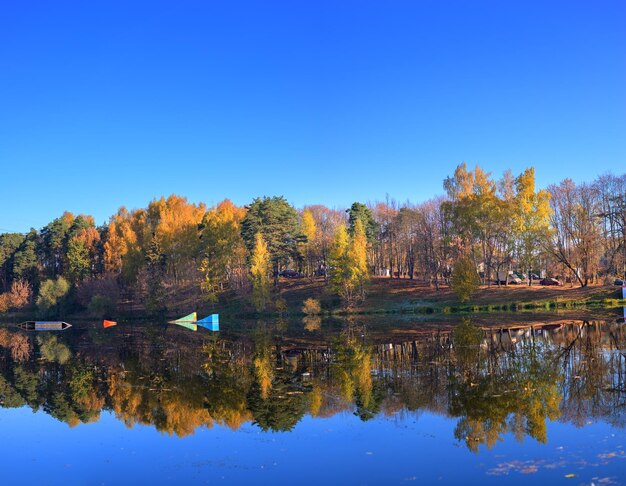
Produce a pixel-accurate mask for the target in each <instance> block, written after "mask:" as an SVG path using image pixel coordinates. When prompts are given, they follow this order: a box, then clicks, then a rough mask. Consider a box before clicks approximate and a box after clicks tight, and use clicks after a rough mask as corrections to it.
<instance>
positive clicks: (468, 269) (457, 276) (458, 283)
mask: <svg viewBox="0 0 626 486" xmlns="http://www.w3.org/2000/svg"><path fill="white" fill-rule="evenodd" d="M451 283H452V290H453V292H454V293H455V294H456V295H457V297H458V298H459V300H460V301H461V302H467V301H468V300H470V299H471V298H472V295H473V294H474V293H475V292H476V291H477V290H478V288H479V286H480V278H479V277H478V272H477V271H476V265H475V264H474V261H473V259H472V258H471V257H470V256H468V255H464V256H462V257H460V258H459V259H458V260H457V261H456V263H455V264H454V269H453V270H452V280H451Z"/></svg>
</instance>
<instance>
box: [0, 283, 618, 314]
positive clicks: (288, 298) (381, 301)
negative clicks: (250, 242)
mask: <svg viewBox="0 0 626 486" xmlns="http://www.w3.org/2000/svg"><path fill="white" fill-rule="evenodd" d="M308 298H313V299H317V300H319V301H320V303H321V308H322V309H321V314H322V315H324V316H337V317H342V316H347V315H403V314H406V315H420V316H422V317H424V318H428V316H429V315H432V316H438V318H442V317H444V316H445V315H458V314H488V313H496V312H497V313H520V312H529V313H531V312H532V313H541V312H550V313H552V312H555V311H562V310H567V311H574V310H581V311H590V312H591V311H594V310H601V309H612V308H620V307H622V306H626V301H625V300H623V299H621V288H619V287H617V286H601V285H591V286H588V287H585V288H581V287H569V286H564V287H542V286H533V287H528V286H520V285H510V286H508V287H505V286H502V287H498V286H484V287H481V288H480V289H479V290H478V291H477V292H476V294H475V295H474V296H473V297H472V299H471V301H470V302H467V303H461V302H459V300H458V298H457V297H456V295H455V294H454V292H452V290H451V289H450V288H448V287H447V286H442V287H440V288H439V290H437V289H435V288H434V287H429V286H428V285H425V284H422V283H419V282H416V281H411V280H408V279H390V278H373V279H371V281H370V283H369V284H368V288H367V298H366V300H365V301H364V302H363V303H362V304H361V305H359V306H357V307H354V308H351V309H348V310H346V309H344V308H343V307H342V306H341V302H340V300H339V298H338V297H337V296H334V295H332V294H330V293H329V291H328V287H327V285H326V284H325V282H324V280H323V279H322V278H317V279H308V278H301V279H281V281H280V285H279V290H278V292H277V294H275V296H274V300H276V299H279V300H281V301H282V302H283V304H284V305H285V306H286V310H283V311H282V312H280V313H279V312H277V310H276V308H275V307H273V306H270V307H269V308H268V310H267V311H266V312H263V313H257V312H256V311H255V310H254V308H253V307H252V306H251V305H250V303H249V300H248V298H247V297H246V296H241V295H236V294H232V295H225V296H222V297H221V299H220V302H219V303H217V304H215V305H209V304H207V303H205V302H203V301H202V299H201V298H200V297H199V296H198V295H197V293H194V292H191V291H190V292H185V291H183V292H181V291H180V290H179V291H177V292H176V294H172V295H169V296H168V298H167V312H166V314H165V315H161V316H159V318H160V319H163V320H164V319H170V318H174V317H176V316H180V315H184V314H188V313H189V312H192V311H194V310H195V311H197V312H198V313H199V314H201V315H204V314H209V313H212V312H218V313H220V314H221V315H222V316H224V317H231V318H250V319H257V318H274V317H278V316H281V315H282V316H285V315H290V316H294V317H295V316H299V315H302V305H303V302H304V301H305V300H306V299H308ZM35 317H37V311H36V309H34V308H31V309H25V310H23V311H21V312H19V313H11V314H5V315H2V316H0V320H3V321H7V320H10V321H20V320H28V319H33V318H35ZM60 317H63V318H69V317H91V318H99V317H103V316H100V315H98V316H96V315H90V314H89V313H88V311H86V310H84V311H81V312H72V313H63V315H62V316H60ZM106 317H107V318H114V319H122V318H126V319H145V318H146V311H145V308H144V306H143V302H140V301H124V302H121V303H119V304H118V306H117V309H116V310H112V312H110V313H109V315H108V316H106Z"/></svg>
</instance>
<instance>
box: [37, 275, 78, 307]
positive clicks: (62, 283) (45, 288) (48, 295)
mask: <svg viewBox="0 0 626 486" xmlns="http://www.w3.org/2000/svg"><path fill="white" fill-rule="evenodd" d="M69 290H70V285H69V283H68V282H67V280H65V279H64V278H63V277H57V278H56V279H54V280H53V279H48V280H45V281H44V282H43V283H42V284H41V287H40V288H39V295H38V296H37V307H39V310H40V311H41V312H42V313H43V314H55V313H56V314H58V312H59V309H60V304H61V301H62V299H63V298H64V297H65V296H66V295H67V293H68V292H69Z"/></svg>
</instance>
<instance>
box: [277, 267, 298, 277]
mask: <svg viewBox="0 0 626 486" xmlns="http://www.w3.org/2000/svg"><path fill="white" fill-rule="evenodd" d="M278 275H280V276H281V277H285V278H298V277H299V276H300V273H299V272H296V271H295V270H291V269H289V268H288V269H287V270H283V271H282V272H280V273H279V274H278Z"/></svg>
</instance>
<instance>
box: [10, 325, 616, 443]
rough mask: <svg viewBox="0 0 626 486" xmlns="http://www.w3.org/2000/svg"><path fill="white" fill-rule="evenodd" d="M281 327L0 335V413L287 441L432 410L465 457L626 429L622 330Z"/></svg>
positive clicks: (139, 328)
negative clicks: (246, 428) (247, 426)
mask: <svg viewBox="0 0 626 486" xmlns="http://www.w3.org/2000/svg"><path fill="white" fill-rule="evenodd" d="M304 326H308V327H314V328H315V330H316V331H319V323H310V322H307V323H304ZM323 327H324V326H322V328H323ZM286 329H287V325H286V323H285V322H283V321H280V322H274V323H264V322H259V323H256V325H255V326H254V328H253V330H252V332H249V333H244V334H242V335H239V336H237V335H231V336H224V335H216V334H213V335H209V334H202V335H200V334H198V333H186V332H185V331H184V330H180V331H179V330H172V329H171V328H167V327H166V326H158V325H149V324H146V325H135V326H129V325H127V326H118V327H116V328H113V329H110V330H107V331H103V330H101V329H95V328H88V327H85V328H83V329H80V327H78V326H77V329H76V330H75V331H73V332H71V333H62V334H52V333H51V334H39V335H33V334H28V333H26V332H24V331H21V330H18V329H15V328H4V329H0V405H1V406H2V407H5V408H14V407H23V406H29V407H31V408H32V409H33V410H36V411H43V412H45V413H47V414H49V415H50V416H52V417H54V418H56V419H57V420H60V421H63V422H65V423H67V424H69V425H70V426H76V425H78V424H80V423H89V422H93V421H97V420H98V419H99V416H100V413H101V411H103V410H111V411H113V412H114V414H115V415H116V417H117V418H118V419H119V420H121V421H123V422H124V423H125V424H126V425H127V426H129V427H132V426H133V425H134V424H149V425H152V426H154V427H156V428H157V429H158V430H159V431H162V432H165V433H168V434H175V435H177V436H186V435H189V434H192V433H193V432H194V430H196V429H197V428H199V427H211V426H212V425H213V424H216V423H217V424H222V425H226V426H228V427H230V428H232V429H238V428H239V427H240V426H241V425H242V424H244V423H248V422H251V423H254V424H256V425H257V426H258V427H259V428H260V429H262V430H264V431H267V430H271V431H289V430H292V429H293V428H294V427H295V426H296V424H297V423H298V422H299V421H300V420H301V419H302V417H303V416H305V415H306V414H308V415H310V416H312V417H328V416H332V415H335V414H337V413H340V412H350V413H353V414H355V415H356V416H358V417H359V418H360V419H361V420H363V421H367V420H369V419H371V418H373V417H376V416H377V415H380V414H384V415H386V416H396V415H406V414H419V413H420V411H423V410H426V411H430V412H434V413H438V414H441V415H444V416H448V417H454V418H455V419H456V420H457V423H456V428H455V431H454V435H455V438H456V439H457V440H458V441H459V442H460V443H462V444H464V445H465V446H466V447H467V448H468V449H469V450H471V451H478V450H479V449H480V447H487V448H490V447H492V446H493V445H494V444H496V443H497V442H498V441H500V440H503V437H504V436H505V434H506V433H512V434H513V435H514V436H515V437H516V438H517V439H518V440H520V441H522V440H523V439H524V438H525V437H532V438H534V439H536V440H537V441H539V442H546V441H547V440H548V433H547V427H546V424H547V421H549V420H552V421H553V420H560V421H564V422H569V423H573V424H575V425H577V426H582V425H584V424H585V423H586V422H588V421H589V420H603V421H606V422H608V423H611V424H612V425H614V426H618V427H623V426H624V424H625V421H624V410H625V405H626V401H625V392H626V386H625V383H626V382H625V379H626V361H625V359H626V358H625V352H624V350H626V334H625V332H624V326H623V325H621V324H619V323H615V322H614V321H613V322H608V321H570V322H562V323H559V324H558V325H550V326H539V327H530V326H517V327H512V328H511V327H510V328H507V329H502V330H499V329H490V330H485V329H481V328H479V327H477V326H476V325H474V324H472V323H471V322H469V321H464V322H462V323H460V324H458V325H457V326H456V327H455V328H454V329H453V330H451V331H441V330H440V331H434V332H431V333H428V334H426V335H421V336H419V337H413V338H411V339H399V340H397V341H394V342H381V341H380V340H379V339H377V338H376V337H374V336H370V335H369V334H368V327H367V326H365V325H364V324H362V323H359V322H354V321H352V322H345V323H343V325H342V327H341V329H340V330H339V332H334V333H333V334H330V335H326V336H323V339H321V340H320V339H317V340H316V341H311V340H308V339H307V338H306V336H305V337H302V336H299V337H296V338H294V337H289V336H287V333H286ZM307 332H310V331H307Z"/></svg>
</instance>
